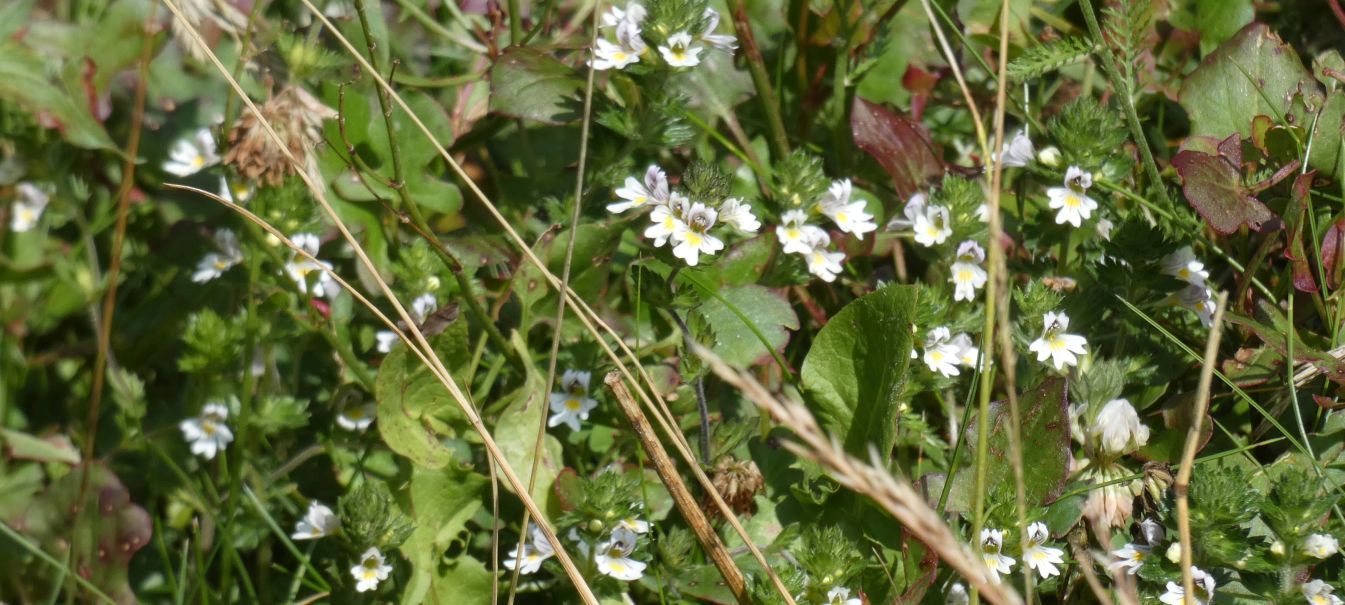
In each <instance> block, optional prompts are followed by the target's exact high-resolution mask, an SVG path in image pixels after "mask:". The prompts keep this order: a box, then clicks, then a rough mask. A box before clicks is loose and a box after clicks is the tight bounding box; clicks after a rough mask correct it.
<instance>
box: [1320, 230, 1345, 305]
mask: <svg viewBox="0 0 1345 605" xmlns="http://www.w3.org/2000/svg"><path fill="white" fill-rule="evenodd" d="M1322 270H1323V271H1324V272H1325V273H1326V285H1327V287H1329V288H1331V289H1333V290H1334V289H1336V288H1339V287H1340V282H1341V274H1342V273H1345V217H1341V218H1338V219H1336V222H1334V223H1331V226H1330V227H1327V229H1326V235H1324V236H1323V237H1322Z"/></svg>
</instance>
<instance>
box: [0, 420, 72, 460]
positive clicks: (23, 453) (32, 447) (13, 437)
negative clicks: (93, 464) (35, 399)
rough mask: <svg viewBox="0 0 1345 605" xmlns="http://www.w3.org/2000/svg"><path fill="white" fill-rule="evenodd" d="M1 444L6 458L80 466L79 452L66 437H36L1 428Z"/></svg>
mask: <svg viewBox="0 0 1345 605" xmlns="http://www.w3.org/2000/svg"><path fill="white" fill-rule="evenodd" d="M0 444H3V446H4V451H5V456H6V457H9V458H16V459H19V460H37V461H39V462H60V463H63V464H79V450H77V449H75V446H74V445H72V444H71V443H70V439H69V438H67V437H65V436H64V435H53V436H50V437H47V438H41V437H35V436H33V435H29V434H28V433H25V432H23V431H16V430H13V429H7V428H0Z"/></svg>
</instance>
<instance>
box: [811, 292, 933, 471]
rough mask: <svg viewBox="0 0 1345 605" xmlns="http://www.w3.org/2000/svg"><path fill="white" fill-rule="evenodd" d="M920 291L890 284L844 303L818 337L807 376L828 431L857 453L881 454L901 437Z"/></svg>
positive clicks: (864, 454)
mask: <svg viewBox="0 0 1345 605" xmlns="http://www.w3.org/2000/svg"><path fill="white" fill-rule="evenodd" d="M917 298H918V290H917V289H916V288H915V287H913V286H896V285H892V286H887V287H885V288H883V289H881V290H877V291H875V292H871V293H869V294H867V295H865V296H863V297H861V298H859V299H857V300H855V301H853V302H851V303H850V304H848V305H846V306H845V308H843V309H841V310H840V312H839V313H837V314H836V315H835V316H833V317H832V318H831V320H830V321H828V322H827V325H826V326H825V327H823V328H822V330H821V331H820V332H818V334H817V338H816V340H814V341H813V346H812V348H811V349H809V350H808V356H807V357H806V358H804V360H803V370H802V373H801V378H802V380H803V386H804V389H805V390H806V391H807V394H808V399H809V403H810V405H811V407H812V408H813V410H814V411H815V412H816V413H817V416H818V420H820V421H821V423H822V426H824V427H826V429H827V430H828V431H829V432H831V433H832V434H833V435H835V436H836V437H837V438H839V439H841V441H842V443H844V444H845V449H846V451H847V452H850V453H851V454H853V455H856V456H859V457H861V458H863V459H868V456H869V451H868V450H869V448H870V447H874V448H876V449H877V450H878V452H879V454H880V455H885V454H886V453H887V452H889V451H891V449H892V444H893V441H894V440H895V439H896V425H895V418H896V414H897V406H898V403H899V401H900V398H901V395H902V390H903V389H904V388H905V385H906V368H907V367H908V366H909V365H910V361H911V346H912V342H911V340H912V334H911V322H912V321H913V318H914V317H915V307H916V299H917Z"/></svg>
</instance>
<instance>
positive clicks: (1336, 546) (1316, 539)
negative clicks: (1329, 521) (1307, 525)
mask: <svg viewBox="0 0 1345 605" xmlns="http://www.w3.org/2000/svg"><path fill="white" fill-rule="evenodd" d="M1337 552H1340V542H1338V541H1336V537H1335V536H1332V535H1329V534H1312V535H1310V536H1308V537H1307V538H1304V539H1303V554H1305V555H1308V556H1310V557H1316V558H1318V559H1325V558H1327V557H1329V556H1331V555H1334V554H1336V553H1337Z"/></svg>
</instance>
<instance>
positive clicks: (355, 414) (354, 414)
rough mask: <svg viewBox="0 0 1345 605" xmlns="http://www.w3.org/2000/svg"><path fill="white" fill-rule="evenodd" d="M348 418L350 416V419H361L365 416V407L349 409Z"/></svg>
mask: <svg viewBox="0 0 1345 605" xmlns="http://www.w3.org/2000/svg"><path fill="white" fill-rule="evenodd" d="M346 418H349V419H351V420H360V419H362V418H364V409H363V408H355V409H353V410H350V411H347V412H346Z"/></svg>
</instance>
